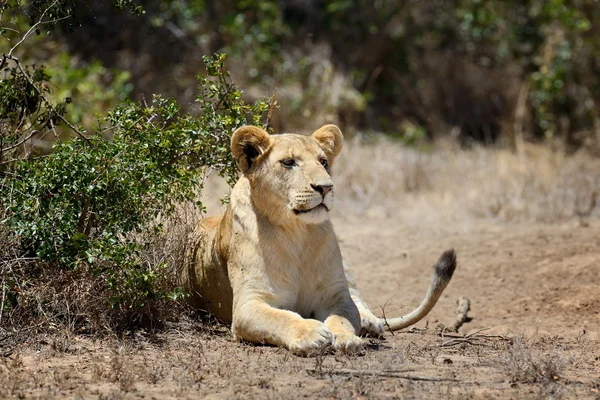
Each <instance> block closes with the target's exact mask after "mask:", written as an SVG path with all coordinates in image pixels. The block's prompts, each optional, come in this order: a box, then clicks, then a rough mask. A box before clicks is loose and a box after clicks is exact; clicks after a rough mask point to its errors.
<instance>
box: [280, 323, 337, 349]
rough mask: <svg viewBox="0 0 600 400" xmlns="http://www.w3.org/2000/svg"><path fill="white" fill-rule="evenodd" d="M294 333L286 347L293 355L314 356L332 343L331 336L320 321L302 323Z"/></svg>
mask: <svg viewBox="0 0 600 400" xmlns="http://www.w3.org/2000/svg"><path fill="white" fill-rule="evenodd" d="M296 331H297V332H296V334H295V335H294V339H292V341H291V343H290V344H289V346H288V347H289V349H290V351H292V353H294V354H298V355H302V356H310V355H315V354H318V353H319V352H320V351H321V350H323V349H324V348H325V347H327V346H329V345H330V344H331V343H332V342H333V334H332V333H331V331H330V330H329V329H328V328H327V327H326V326H325V324H323V323H322V322H320V321H311V320H306V321H303V324H302V325H301V326H298V327H297V329H296Z"/></svg>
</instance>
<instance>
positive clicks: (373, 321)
mask: <svg viewBox="0 0 600 400" xmlns="http://www.w3.org/2000/svg"><path fill="white" fill-rule="evenodd" d="M344 273H345V274H346V280H347V281H348V289H349V290H350V297H351V298H352V300H353V301H354V304H356V308H358V312H359V313H360V335H361V336H364V335H369V336H373V337H380V336H381V335H383V331H384V328H383V324H382V323H381V319H379V318H377V317H376V316H375V315H374V314H373V313H372V312H371V310H369V306H368V305H367V303H366V302H365V301H364V300H363V299H362V298H361V296H360V293H359V292H358V289H357V287H356V283H354V278H353V277H352V274H351V273H350V270H349V269H348V264H347V263H346V260H344Z"/></svg>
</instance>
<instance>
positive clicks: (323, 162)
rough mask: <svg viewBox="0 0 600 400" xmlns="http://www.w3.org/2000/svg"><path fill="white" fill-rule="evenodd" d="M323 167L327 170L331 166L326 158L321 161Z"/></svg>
mask: <svg viewBox="0 0 600 400" xmlns="http://www.w3.org/2000/svg"><path fill="white" fill-rule="evenodd" d="M320 162H321V165H322V166H324V167H325V168H327V167H328V166H329V162H328V161H327V159H326V158H323V159H321V160H320Z"/></svg>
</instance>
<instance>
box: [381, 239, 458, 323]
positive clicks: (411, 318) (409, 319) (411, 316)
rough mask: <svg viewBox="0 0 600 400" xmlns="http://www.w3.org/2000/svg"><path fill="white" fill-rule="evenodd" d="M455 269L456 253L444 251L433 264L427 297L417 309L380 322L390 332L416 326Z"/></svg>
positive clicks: (435, 301)
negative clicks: (433, 270)
mask: <svg viewBox="0 0 600 400" xmlns="http://www.w3.org/2000/svg"><path fill="white" fill-rule="evenodd" d="M455 269H456V253H455V252H454V249H451V250H446V251H445V252H444V253H443V254H442V255H441V257H440V258H439V260H438V262H437V263H436V264H435V272H434V273H433V278H432V280H431V284H430V285H429V290H427V295H426V296H425V299H424V300H423V301H422V302H421V304H420V305H419V307H417V309H416V310H414V311H412V312H410V313H408V314H406V315H404V316H402V317H396V318H389V319H386V320H385V321H381V322H383V324H384V326H385V327H386V329H387V330H390V331H397V330H400V329H403V328H406V327H407V326H411V325H413V324H416V323H417V322H419V321H420V320H421V319H422V318H423V317H425V316H426V315H427V314H429V311H431V309H432V308H433V306H435V303H437V301H438V299H439V298H440V296H441V295H442V292H443V291H444V289H445V288H446V286H448V283H449V282H450V279H452V274H454V270H455Z"/></svg>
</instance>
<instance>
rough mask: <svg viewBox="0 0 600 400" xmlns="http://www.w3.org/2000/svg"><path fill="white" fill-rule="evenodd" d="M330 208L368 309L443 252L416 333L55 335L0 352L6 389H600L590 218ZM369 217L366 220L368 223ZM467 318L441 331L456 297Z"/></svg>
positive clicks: (419, 287)
mask: <svg viewBox="0 0 600 400" xmlns="http://www.w3.org/2000/svg"><path fill="white" fill-rule="evenodd" d="M365 212H367V214H364V213H362V214H361V213H345V212H344V210H343V209H342V210H340V211H338V212H337V213H336V214H335V216H334V223H335V226H336V231H337V233H338V236H339V238H340V242H341V246H342V251H343V253H344V255H345V257H346V258H347V259H348V261H349V262H350V265H351V268H352V271H353V272H354V275H355V278H356V281H357V283H358V285H359V289H361V291H362V293H363V295H364V297H365V298H366V300H367V301H368V302H369V304H370V305H371V307H372V309H374V310H376V313H377V314H379V315H382V312H385V313H386V315H396V314H400V313H404V312H407V311H408V310H410V309H411V308H412V307H415V306H416V305H417V304H418V303H419V301H420V300H421V299H422V297H423V296H424V293H425V290H426V288H427V285H428V283H429V279H430V274H431V272H432V266H433V263H434V262H435V260H436V259H437V257H438V256H439V254H440V253H441V252H442V251H443V250H444V249H446V248H450V247H453V248H455V249H456V251H457V253H458V268H457V271H456V273H455V276H454V278H453V281H452V282H451V284H450V285H449V287H448V289H447V290H446V292H445V294H444V295H443V297H442V298H441V299H440V301H439V303H438V305H437V306H436V307H435V309H434V310H433V311H432V313H431V314H430V315H429V316H428V317H427V318H426V321H422V322H421V323H419V324H417V329H413V330H412V331H405V332H397V333H396V334H394V335H391V334H386V336H385V338H384V339H382V340H374V339H370V340H369V339H365V340H366V341H367V342H368V347H367V349H366V351H365V352H364V354H362V355H358V356H345V355H335V354H324V355H323V356H320V357H314V358H299V357H295V356H292V355H290V354H289V353H288V352H287V351H286V350H283V349H277V348H272V347H260V346H253V345H247V344H240V343H236V342H234V341H233V340H232V339H231V337H230V334H229V331H228V328H227V327H226V326H222V325H216V324H213V325H210V324H209V325H207V324H202V323H200V322H197V321H196V322H194V321H192V322H186V323H177V324H174V325H173V326H172V327H170V328H169V329H167V330H166V331H164V332H161V333H158V334H155V335H145V334H144V333H143V332H141V333H138V334H136V336H135V337H134V338H131V337H129V338H125V339H117V338H115V339H103V340H94V339H90V338H86V337H84V336H77V335H72V334H70V333H61V332H56V333H55V334H52V335H48V336H47V337H37V336H36V337H34V338H32V340H31V341H30V342H29V343H26V344H23V345H21V346H20V347H19V348H12V349H9V348H8V347H7V346H5V347H4V348H2V343H1V342H0V350H3V349H4V356H3V357H0V397H2V398H11V397H12V398H98V399H120V398H130V399H133V398H136V399H137V398H147V399H164V398H274V399H275V398H276V399H280V398H344V399H346V398H356V399H360V398H439V397H444V398H460V399H464V398H514V399H522V398H589V399H598V398H600V346H599V344H600V295H599V292H598V288H599V287H600V223H599V221H597V220H591V221H583V220H573V221H570V222H566V223H557V224H535V223H528V224H518V223H506V222H502V221H499V220H486V219H471V220H469V221H468V222H465V221H462V220H461V219H460V218H456V217H452V216H445V217H440V218H431V216H429V217H428V218H427V220H425V219H424V218H425V217H424V216H423V215H420V214H419V213H418V212H415V213H412V214H411V213H410V210H404V211H403V212H402V215H393V213H390V212H389V211H386V210H385V209H382V210H377V209H376V208H373V209H369V210H367V211H365ZM365 217H368V222H365ZM459 296H466V297H467V298H469V299H470V300H471V308H472V311H471V312H470V314H469V315H470V317H471V318H472V320H471V321H470V322H468V323H466V324H465V325H463V327H462V328H461V329H460V334H459V335H458V336H459V337H456V336H457V335H454V336H452V335H450V336H448V335H447V334H440V333H439V330H438V325H439V324H446V325H448V324H450V323H451V322H452V321H453V319H454V314H455V308H456V300H457V298H458V297H459Z"/></svg>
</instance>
